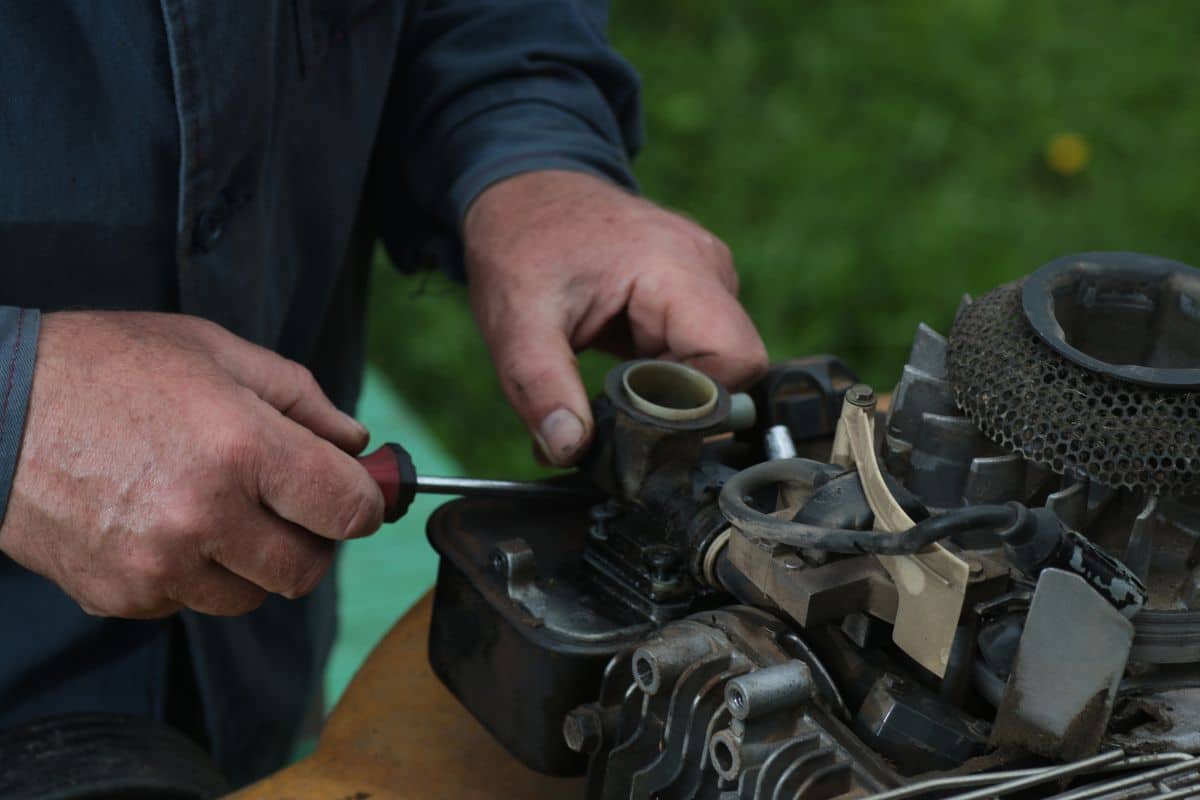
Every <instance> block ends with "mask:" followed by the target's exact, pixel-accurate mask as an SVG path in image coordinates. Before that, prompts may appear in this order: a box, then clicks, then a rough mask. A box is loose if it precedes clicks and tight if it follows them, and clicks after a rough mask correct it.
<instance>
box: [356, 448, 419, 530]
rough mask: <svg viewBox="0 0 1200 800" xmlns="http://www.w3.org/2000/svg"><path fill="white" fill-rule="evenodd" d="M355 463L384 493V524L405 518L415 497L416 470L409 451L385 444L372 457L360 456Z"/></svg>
mask: <svg viewBox="0 0 1200 800" xmlns="http://www.w3.org/2000/svg"><path fill="white" fill-rule="evenodd" d="M358 462H359V463H360V464H362V465H363V466H364V467H366V468H367V473H368V474H370V476H371V478H372V479H374V481H375V482H376V483H378V484H379V488H380V490H382V491H383V500H384V503H385V506H384V510H383V521H384V522H395V521H396V520H398V519H400V518H401V517H403V516H404V515H405V514H407V513H408V507H409V506H411V505H412V501H413V498H414V497H416V496H417V469H416V467H414V466H413V460H412V456H410V455H409V454H408V451H407V450H405V449H404V448H403V447H401V446H400V445H398V444H396V443H394V442H388V443H387V444H385V445H383V446H382V447H380V448H379V449H378V450H376V451H375V452H373V453H368V454H367V455H365V456H359V459H358Z"/></svg>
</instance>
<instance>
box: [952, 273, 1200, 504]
mask: <svg viewBox="0 0 1200 800" xmlns="http://www.w3.org/2000/svg"><path fill="white" fill-rule="evenodd" d="M947 371H948V378H949V380H950V383H951V384H952V386H953V388H954V394H955V399H956V401H957V403H958V405H959V407H960V408H961V409H962V410H963V412H964V413H965V414H966V415H967V416H968V417H969V418H970V419H971V420H972V421H973V422H975V424H976V425H978V426H979V428H980V429H981V430H982V431H983V432H984V433H985V434H986V435H987V436H988V437H989V438H990V439H992V440H993V441H994V442H996V443H998V444H1001V445H1003V446H1005V447H1008V448H1011V449H1012V450H1015V451H1018V452H1020V453H1021V454H1022V455H1024V456H1025V458H1027V459H1029V460H1030V461H1033V462H1036V463H1038V464H1042V465H1044V466H1046V467H1049V468H1050V469H1052V470H1053V471H1055V472H1057V473H1059V474H1063V475H1070V476H1074V477H1087V478H1089V479H1091V480H1093V481H1096V482H1098V483H1100V484H1103V485H1106V486H1110V487H1114V488H1115V487H1128V488H1130V489H1134V490H1140V491H1144V492H1147V493H1149V494H1154V495H1192V494H1197V493H1200V392H1198V391H1197V390H1198V389H1200V270H1196V269H1195V268H1193V267H1189V266H1187V265H1185V264H1181V263H1178V262H1175V261H1169V260H1167V259H1162V258H1155V257H1151V256H1145V255H1140V254H1136V253H1087V254H1082V255H1076V256H1068V257H1066V258H1061V259H1058V260H1057V261H1053V262H1051V263H1049V264H1047V265H1046V266H1044V267H1042V268H1041V269H1039V270H1038V271H1037V272H1035V273H1033V274H1032V275H1030V276H1029V277H1027V278H1025V279H1024V280H1022V281H1017V282H1014V283H1010V284H1006V285H1004V286H1001V287H999V288H997V289H995V290H993V291H991V292H989V293H987V294H986V295H984V296H982V297H980V298H979V299H978V300H976V301H974V302H972V303H969V304H967V305H965V306H964V307H963V308H962V309H961V311H960V312H959V315H958V318H957V319H956V320H955V322H954V327H953V328H952V329H951V333H950V341H949V349H948V352H947Z"/></svg>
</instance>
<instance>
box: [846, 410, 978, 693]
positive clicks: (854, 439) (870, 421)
mask: <svg viewBox="0 0 1200 800" xmlns="http://www.w3.org/2000/svg"><path fill="white" fill-rule="evenodd" d="M830 461H831V462H832V463H835V464H840V465H841V466H846V467H857V469H858V474H859V479H860V480H861V481H862V485H863V492H864V494H866V496H867V503H868V504H869V505H870V506H871V511H872V512H874V514H875V529H876V530H880V531H888V532H890V533H900V532H902V531H906V530H908V529H909V528H911V527H912V526H913V524H914V523H913V521H912V519H911V518H910V517H909V516H908V514H907V513H905V511H904V509H902V508H901V507H900V505H899V503H897V502H896V498H895V497H893V496H892V493H891V491H889V490H888V488H887V484H885V483H884V481H883V474H882V473H881V472H880V470H879V462H878V461H877V460H876V457H875V407H874V405H870V406H860V405H854V404H853V403H850V402H849V401H846V402H844V403H843V404H842V415H841V417H840V419H838V427H837V432H836V433H835V434H834V439H833V451H832V453H831V454H830ZM877 558H878V559H879V562H880V563H881V564H883V567H884V569H886V570H887V572H888V575H890V576H891V578H892V582H893V583H895V584H896V591H897V593H898V595H899V604H898V606H897V608H896V623H895V627H894V628H893V629H892V639H893V641H895V642H896V645H897V646H898V647H900V649H901V650H903V651H904V652H906V653H908V654H909V655H910V656H912V657H913V659H914V660H916V662H917V663H919V664H920V665H921V666H923V667H925V669H927V670H929V671H930V672H932V673H934V674H935V675H937V676H938V677H941V676H943V675H945V674H946V667H947V665H948V664H949V662H950V648H951V646H952V645H953V644H954V635H955V633H956V632H957V630H958V620H959V617H960V615H961V614H962V607H963V601H964V599H965V597H966V592H967V582H968V580H969V577H970V572H971V570H970V567H969V565H968V564H967V562H966V561H964V560H963V559H961V558H959V557H958V556H956V555H955V554H954V553H951V552H950V551H949V550H947V549H946V548H945V547H942V545H940V544H934V545H932V546H931V547H929V548H928V549H926V550H924V551H922V552H920V553H918V554H916V555H911V556H877Z"/></svg>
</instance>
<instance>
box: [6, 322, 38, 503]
mask: <svg viewBox="0 0 1200 800" xmlns="http://www.w3.org/2000/svg"><path fill="white" fill-rule="evenodd" d="M40 325H41V315H40V314H39V313H38V312H37V311H36V310H33V309H28V308H13V307H11V306H0V370H3V372H0V386H2V387H3V388H2V389H0V521H2V520H3V519H4V513H5V511H7V510H8V496H9V493H10V492H11V491H12V481H13V474H14V472H15V471H16V469H17V456H18V455H19V454H20V452H21V439H22V437H23V436H24V433H25V411H26V408H27V407H28V405H29V390H30V388H31V387H32V385H33V362H34V359H35V357H36V356H37V341H38V330H39V327H40Z"/></svg>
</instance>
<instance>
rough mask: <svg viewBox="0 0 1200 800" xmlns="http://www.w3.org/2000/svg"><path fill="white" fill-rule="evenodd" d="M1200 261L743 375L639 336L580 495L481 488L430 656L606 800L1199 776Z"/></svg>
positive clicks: (1190, 785)
mask: <svg viewBox="0 0 1200 800" xmlns="http://www.w3.org/2000/svg"><path fill="white" fill-rule="evenodd" d="M1198 389H1200V271H1197V270H1195V269H1193V268H1191V267H1187V266H1185V265H1182V264H1178V263H1175V262H1171V261H1167V260H1164V259H1159V258H1152V257H1148V256H1142V255H1136V254H1129V253H1093V254H1084V255H1079V256H1071V257H1068V258H1063V259H1060V260H1057V261H1054V262H1052V263H1050V264H1048V265H1046V266H1044V267H1042V268H1041V269H1039V270H1038V271H1036V272H1034V273H1033V274H1031V275H1030V276H1028V277H1027V278H1025V279H1023V280H1021V281H1017V282H1015V283H1011V284H1007V285H1004V286H1001V287H999V288H997V289H995V290H993V291H991V292H989V293H987V294H985V295H983V296H982V297H980V298H978V299H976V300H971V299H970V298H965V299H964V301H963V303H962V305H961V307H960V308H959V310H958V313H957V316H956V318H955V321H954V324H953V327H952V328H951V331H950V334H949V337H948V338H946V337H943V336H941V335H939V334H938V333H936V332H935V331H933V330H932V329H930V328H928V327H926V326H924V325H922V326H920V327H919V328H918V330H917V332H916V337H915V340H914V342H913V345H912V350H911V355H910V357H909V362H908V364H906V365H905V366H904V369H903V372H902V375H901V377H900V380H899V383H898V384H897V385H896V387H895V389H894V391H893V392H892V394H891V397H890V403H889V404H887V407H886V410H884V406H885V403H884V402H882V401H881V400H877V398H876V396H875V393H874V392H873V391H872V390H871V389H870V388H869V387H867V386H864V385H862V384H860V383H858V382H857V379H856V377H855V375H854V374H853V372H852V371H851V370H850V369H849V368H848V367H847V366H846V365H845V364H843V363H842V362H841V361H839V360H838V359H836V358H832V357H828V356H819V357H813V358H807V359H801V360H794V361H787V362H783V363H778V364H775V365H773V366H772V367H771V369H770V371H769V372H768V373H767V375H766V376H765V377H764V378H763V379H762V380H761V381H760V382H759V383H758V384H757V385H756V386H755V387H754V388H753V389H752V391H751V392H750V393H749V395H744V396H731V395H730V394H729V393H727V392H726V391H725V389H723V388H722V387H720V386H718V385H717V384H716V383H715V382H713V381H712V380H711V379H709V378H707V377H706V376H704V375H703V374H701V373H699V372H697V371H695V370H692V369H690V368H688V367H685V366H682V365H679V364H673V363H666V362H656V361H635V362H630V363H626V364H622V365H620V366H618V367H617V368H616V369H614V370H613V371H612V372H611V373H610V374H609V376H608V379H607V381H606V385H605V391H604V393H603V394H602V395H601V396H600V397H599V398H598V399H597V400H596V401H595V404H594V410H595V416H596V421H597V422H596V424H597V431H596V440H595V444H594V446H593V447H592V449H591V451H590V453H589V454H588V456H587V458H586V461H585V463H584V465H583V467H582V469H581V473H582V477H586V478H587V479H588V480H589V481H591V482H592V483H594V484H595V485H596V486H598V487H599V488H600V489H602V490H603V491H604V493H605V495H606V497H607V498H608V499H607V500H606V501H604V502H600V503H598V504H596V505H593V506H590V507H584V508H581V507H580V506H578V505H575V506H571V505H562V506H558V505H554V504H552V503H545V504H541V505H530V504H526V503H516V502H512V501H503V500H461V501H457V502H454V503H451V504H449V505H447V506H444V507H443V508H442V509H440V510H439V511H438V512H437V513H436V514H435V516H434V517H433V518H432V519H431V521H430V525H429V537H430V540H431V542H432V543H433V545H434V547H435V548H436V549H437V550H438V552H439V553H440V554H441V557H442V558H441V567H440V571H439V574H438V584H437V591H436V597H435V604H434V615H433V624H432V630H431V635H430V644H429V655H430V660H431V663H432V664H433V667H434V669H435V671H436V672H437V674H438V675H439V676H440V678H441V679H442V680H443V681H444V682H445V684H446V685H447V686H448V687H449V688H450V689H451V690H452V691H453V692H454V693H455V694H456V695H457V697H458V698H459V699H460V700H461V701H462V702H463V704H464V705H465V706H466V707H467V708H468V709H469V710H470V711H471V712H472V713H473V714H474V715H475V717H477V718H478V719H479V720H480V721H481V722H482V723H483V724H484V725H485V726H486V727H487V728H488V729H489V730H490V732H491V733H492V734H493V735H494V736H495V737H496V739H498V740H499V741H500V742H501V743H503V744H504V746H505V747H506V748H508V750H509V751H511V752H512V753H513V754H514V755H515V756H516V757H518V758H519V759H521V760H522V761H523V762H525V763H526V764H528V765H529V766H531V767H532V768H534V769H537V770H539V771H542V772H547V773H553V774H562V775H569V774H582V773H585V772H586V776H587V778H586V787H587V788H586V793H587V797H588V798H594V799H595V800H599V799H600V798H614V799H615V798H651V797H654V798H658V797H662V798H692V797H696V798H720V800H751V798H788V799H789V800H792V799H795V800H800V799H803V800H809V799H810V798H821V799H822V800H829V799H831V798H858V797H881V798H901V797H961V798H973V797H999V796H1009V795H1010V794H1011V795H1012V796H1020V797H1050V796H1060V797H1070V798H1083V797H1101V796H1103V797H1148V796H1155V797H1185V796H1200V766H1198V764H1200V761H1198V760H1197V759H1196V758H1195V757H1194V756H1193V755H1192V754H1194V753H1197V752H1200V570H1198V569H1197V564H1198V563H1200V550H1198V549H1197V541H1198V537H1200V501H1197V500H1196V499H1195V496H1196V495H1198V494H1200V394H1197V390H1198Z"/></svg>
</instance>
